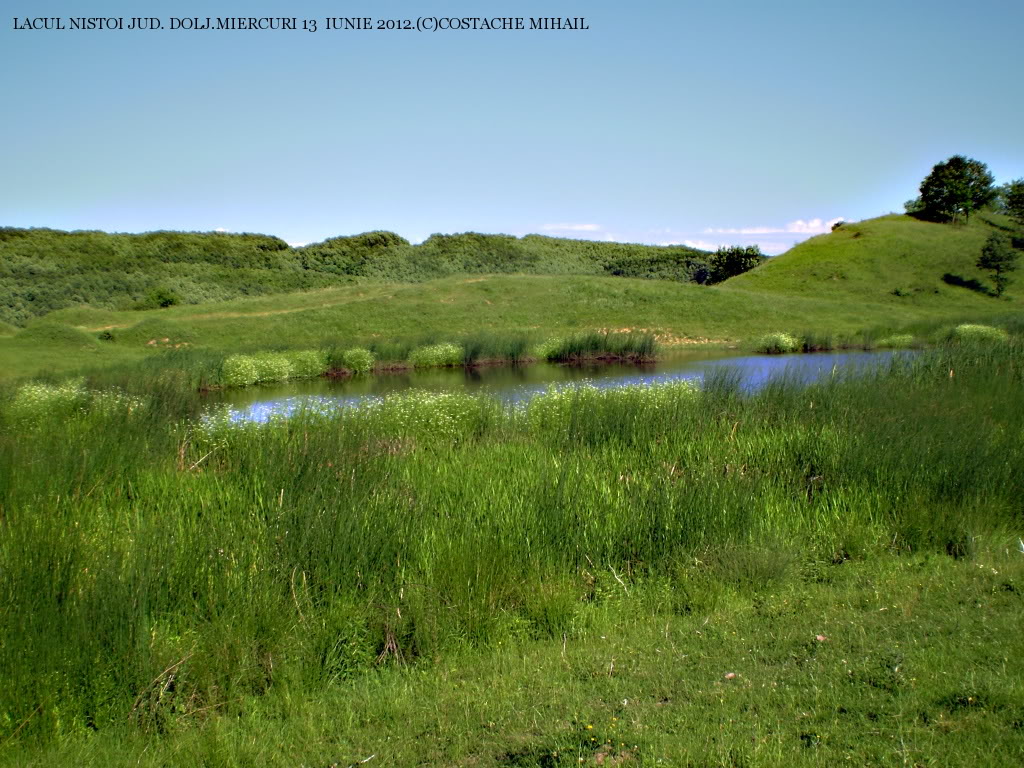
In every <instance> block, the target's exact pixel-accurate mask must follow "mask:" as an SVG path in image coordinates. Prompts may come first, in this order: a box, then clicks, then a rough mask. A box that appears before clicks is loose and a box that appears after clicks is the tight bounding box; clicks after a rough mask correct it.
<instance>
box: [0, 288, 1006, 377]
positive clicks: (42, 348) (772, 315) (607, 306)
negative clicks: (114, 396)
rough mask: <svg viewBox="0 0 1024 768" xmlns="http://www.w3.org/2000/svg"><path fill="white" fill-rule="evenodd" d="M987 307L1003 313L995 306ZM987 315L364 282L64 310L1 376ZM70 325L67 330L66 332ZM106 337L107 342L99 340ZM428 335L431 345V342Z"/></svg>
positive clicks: (737, 298) (763, 298) (628, 291)
mask: <svg viewBox="0 0 1024 768" xmlns="http://www.w3.org/2000/svg"><path fill="white" fill-rule="evenodd" d="M985 308H986V309H988V310H989V311H990V312H993V313H994V312H996V311H1002V312H1004V313H1005V312H1006V310H1007V309H1008V307H1007V304H1006V303H1005V302H995V301H992V302H991V303H990V304H986V305H985ZM981 314H983V313H979V311H978V310H977V309H975V311H974V312H970V311H966V310H961V307H960V305H959V304H957V303H951V304H950V305H949V306H944V305H910V306H907V307H904V306H901V305H898V304H886V303H881V304H867V303H865V302H863V301H861V300H860V299H858V298H856V297H853V298H847V297H842V296H836V297H833V298H831V299H819V298H814V297H811V296H778V295H772V294H768V293H757V292H752V291H746V290H738V289H735V288H718V287H705V286H697V285H687V284H679V283H671V282H667V281H654V280H639V279H631V278H610V277H594V276H588V275H574V276H561V277H556V276H547V275H490V276H481V277H474V278H466V277H448V278H443V279H439V280H433V281H429V282H425V283H412V284H410V283H406V284H402V283H366V284H360V285H349V286H343V287H338V288H330V289H324V290H320V291H312V292H304V293H290V294H282V295H277V296H268V297H260V298H251V299H237V300H234V301H228V302H218V303H214V304H201V305H195V306H176V307H168V308H166V309H161V310H150V311H144V312H138V311H121V312H116V311H112V310H95V309H91V308H83V307H77V308H69V309H64V310H59V311H57V312H53V313H51V314H50V315H47V316H46V317H45V318H43V319H40V320H36V321H34V322H32V323H30V324H29V326H28V327H27V328H25V329H24V330H21V331H20V332H19V333H17V334H16V335H13V336H10V337H5V338H0V378H11V377H19V376H31V375H37V374H40V373H44V372H53V373H62V372H70V371H74V370H76V369H80V368H82V367H103V366H108V365H114V364H119V363H125V362H129V361H134V360H138V359H141V358H144V357H148V356H153V355H157V354H159V353H161V352H162V351H165V350H167V349H169V348H176V349H180V348H182V346H187V348H188V349H192V350H207V351H213V352H217V353H220V354H224V355H226V354H230V353H233V352H240V351H252V350H258V349H272V348H280V349H306V348H315V347H332V346H339V345H341V346H352V345H353V344H364V343H367V342H370V341H373V340H381V339H389V338H401V337H406V338H408V337H416V338H419V337H430V338H432V339H434V340H437V341H444V340H449V341H450V340H453V339H454V338H456V337H461V336H465V335H470V334H475V333H479V332H504V331H526V332H529V333H532V334H535V335H537V336H538V337H540V338H539V339H538V340H541V339H543V338H545V337H547V336H549V335H568V334H572V333H576V332H580V331H589V330H595V329H612V330H623V329H644V330H649V331H652V332H654V333H656V334H658V335H659V336H660V337H661V339H662V340H663V341H668V342H669V343H671V342H672V341H678V340H680V339H690V340H707V339H712V340H716V341H720V342H730V343H733V342H736V341H738V340H744V339H749V338H752V337H755V336H759V335H761V334H763V333H764V332H765V331H768V330H775V329H790V330H795V331H802V330H804V329H811V328H817V329H827V330H828V331H829V332H831V333H835V334H839V335H843V334H853V333H856V332H859V331H863V330H864V329H865V328H870V327H875V326H879V327H886V328H888V327H897V326H899V327H902V326H904V325H906V324H907V323H914V322H917V323H926V324H927V323H929V322H937V321H939V320H941V319H942V318H944V317H950V316H953V315H957V316H959V315H966V316H968V317H967V319H975V318H977V317H979V316H980V315H981ZM61 329H63V330H61ZM100 336H102V337H103V338H104V339H105V341H103V342H100V343H97V342H96V339H97V338H98V337H100ZM428 340H429V339H428Z"/></svg>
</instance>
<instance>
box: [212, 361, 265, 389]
mask: <svg viewBox="0 0 1024 768" xmlns="http://www.w3.org/2000/svg"><path fill="white" fill-rule="evenodd" d="M220 376H221V381H222V382H223V383H224V385H225V386H228V387H248V386H249V385H250V384H255V383H256V381H257V379H258V378H259V372H258V370H257V368H256V361H255V360H253V358H252V356H251V355H232V356H231V357H229V358H228V359H227V360H225V361H224V365H223V366H222V367H221V374H220Z"/></svg>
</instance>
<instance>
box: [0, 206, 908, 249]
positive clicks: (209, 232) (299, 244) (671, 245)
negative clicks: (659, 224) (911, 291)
mask: <svg viewBox="0 0 1024 768" xmlns="http://www.w3.org/2000/svg"><path fill="white" fill-rule="evenodd" d="M881 215H882V216H890V215H893V214H892V213H886V214H881ZM899 215H902V214H899ZM871 218H878V217H871ZM840 221H841V222H845V223H853V222H850V221H849V220H848V219H843V218H838V219H835V220H833V221H829V222H826V223H825V224H826V225H827V226H828V227H829V228H828V230H822V231H820V232H812V233H809V234H806V237H805V238H803V239H801V240H797V241H796V243H794V245H798V244H799V243H801V242H804V240H808V239H810V238H812V237H816V236H817V235H819V234H828V232H830V231H832V230H831V225H832V224H834V223H836V222H840ZM801 223H803V222H801ZM812 223H813V222H812ZM0 229H23V230H30V231H31V230H46V231H50V232H60V233H63V234H76V233H85V232H98V233H101V234H105V235H150V234H157V233H168V234H183V235H257V236H261V237H274V238H277V239H278V240H281V241H282V242H284V243H285V244H287V245H288V246H289V247H290V248H305V247H307V246H311V245H319V244H320V243H323V242H326V241H327V240H334V239H337V238H343V237H359V236H360V235H367V234H372V233H374V232H388V233H391V234H394V235H398V236H399V237H401V238H402V239H404V240H406V241H407V242H408V243H409V244H410V245H422V244H423V243H424V242H426V241H427V240H429V239H430V238H432V237H452V236H457V235H482V236H484V237H512V238H515V239H517V240H521V239H523V238H525V237H548V238H551V239H553V240H575V241H579V242H594V243H614V244H616V245H639V246H644V247H649V248H687V249H690V250H697V251H704V252H707V253H713V252H714V251H715V250H717V248H719V247H723V248H728V247H747V246H745V245H744V244H741V243H729V244H723V245H721V246H716V247H715V248H701V247H699V246H696V245H690V244H688V243H665V242H661V243H659V242H639V241H634V240H610V239H608V238H606V237H603V238H595V237H586V236H585V234H586V233H579V234H577V235H569V234H564V235H563V234H556V233H554V232H550V231H549V232H524V233H523V234H513V233H511V232H481V231H479V230H463V231H460V232H431V233H430V234H429V235H427V236H426V237H424V238H422V239H420V240H413V239H411V238H409V237H407V236H405V235H403V234H402V233H401V232H396V231H395V230H394V229H387V228H384V229H367V230H363V231H361V232H351V233H339V234H334V235H328V236H327V237H325V238H323V239H321V240H311V241H308V242H288V241H287V240H285V239H284V238H283V237H281V236H280V235H277V234H275V233H273V232H262V231H258V230H230V229H225V228H223V227H218V228H216V229H169V228H166V227H158V228H156V229H145V230H134V231H132V230H110V229H99V228H96V227H83V228H78V229H64V228H62V227H53V226H21V225H17V224H3V223H0ZM755 234H756V233H755ZM755 245H756V244H755ZM791 247H792V246H791ZM787 250H788V249H787ZM762 252H763V253H765V255H769V256H776V255H779V254H770V253H767V252H765V251H763V250H762ZM783 252H784V251H783Z"/></svg>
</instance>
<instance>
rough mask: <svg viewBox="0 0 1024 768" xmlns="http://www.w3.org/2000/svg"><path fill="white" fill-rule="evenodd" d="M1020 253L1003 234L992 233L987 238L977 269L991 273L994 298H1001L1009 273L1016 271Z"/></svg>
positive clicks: (1008, 280) (1007, 282)
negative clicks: (994, 286) (994, 287)
mask: <svg viewBox="0 0 1024 768" xmlns="http://www.w3.org/2000/svg"><path fill="white" fill-rule="evenodd" d="M1019 261H1020V252H1019V251H1018V250H1017V249H1016V248H1014V247H1013V245H1012V244H1011V242H1010V239H1009V238H1008V237H1006V236H1005V235H1003V234H1000V233H998V232H993V233H992V234H991V235H989V236H988V240H987V241H986V242H985V247H984V248H982V250H981V256H980V257H979V258H978V263H977V266H978V269H987V270H990V271H991V272H992V282H993V283H995V285H996V296H997V297H998V296H1002V295H1003V291H1005V290H1006V286H1007V285H1009V283H1010V277H1009V274H1008V273H1010V272H1013V271H1014V270H1015V269H1017V265H1018V262H1019Z"/></svg>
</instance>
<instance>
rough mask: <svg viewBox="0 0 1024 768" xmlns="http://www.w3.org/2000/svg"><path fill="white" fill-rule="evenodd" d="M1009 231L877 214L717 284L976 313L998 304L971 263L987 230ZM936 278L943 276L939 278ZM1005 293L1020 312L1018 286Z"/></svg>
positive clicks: (981, 221)
mask: <svg viewBox="0 0 1024 768" xmlns="http://www.w3.org/2000/svg"><path fill="white" fill-rule="evenodd" d="M1010 228H1011V223H1010V220H1009V219H1008V218H1007V217H1005V216H999V215H997V214H982V215H979V216H975V217H973V218H972V219H971V221H970V223H969V224H966V225H952V224H935V223H932V222H926V221H920V220H918V219H915V218H912V217H910V216H898V215H892V216H882V217H880V218H877V219H869V220H866V221H861V222H856V223H851V224H845V225H843V226H842V227H840V228H839V229H837V230H835V231H834V232H832V233H830V234H827V235H819V236H817V237H813V238H811V239H810V240H807V241H805V242H803V243H800V244H799V245H797V246H795V247H794V248H793V249H792V250H790V251H788V252H787V253H785V254H783V255H781V256H777V257H776V258H774V259H771V260H769V261H768V262H767V263H765V264H763V265H761V266H760V267H758V268H757V269H755V270H752V271H750V272H747V273H746V274H743V275H739V276H737V277H734V278H732V279H730V280H728V281H726V283H725V285H726V286H728V287H729V288H738V289H743V290H747V291H756V292H759V293H760V292H763V293H768V294H785V295H789V296H816V297H821V298H827V299H834V298H839V297H843V298H848V299H853V298H856V299H860V300H863V301H870V302H873V303H878V304H883V305H890V306H893V307H910V308H920V307H940V306H949V305H951V304H956V305H958V306H959V307H961V308H962V309H963V310H974V309H977V310H980V311H984V310H986V309H988V308H989V307H991V306H993V305H996V304H1002V305H1004V306H1005V304H1004V302H997V301H996V300H995V299H993V298H991V297H989V296H987V295H985V294H984V293H983V292H982V291H983V290H984V289H986V288H989V287H991V280H990V277H989V275H987V274H986V273H984V272H982V271H981V270H979V269H978V268H977V267H975V262H976V261H977V259H978V256H979V255H980V254H981V249H982V246H983V245H984V244H985V239H986V238H987V237H988V236H989V234H990V233H991V232H993V231H995V230H997V229H998V230H1007V229H1010ZM944 275H949V277H947V278H946V279H945V280H944V279H943V276H944ZM972 281H974V282H973V283H972ZM956 283H966V284H967V285H969V286H972V287H964V286H963V285H957V284H956ZM978 289H982V290H978ZM1008 293H1009V297H1010V298H1009V301H1011V302H1012V304H1013V305H1015V306H1016V307H1020V306H1022V301H1024V299H1022V297H1024V288H1022V287H1016V288H1015V286H1013V285H1012V284H1011V287H1010V289H1009V292H1008Z"/></svg>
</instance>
